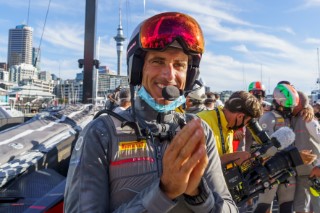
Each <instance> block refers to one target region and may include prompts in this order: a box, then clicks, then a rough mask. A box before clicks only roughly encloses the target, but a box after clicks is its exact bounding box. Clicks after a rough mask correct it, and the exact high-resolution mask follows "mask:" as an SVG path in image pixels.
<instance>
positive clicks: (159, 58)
mask: <svg viewBox="0 0 320 213" xmlns="http://www.w3.org/2000/svg"><path fill="white" fill-rule="evenodd" d="M187 68H188V56H187V55H186V54H185V53H184V52H183V51H182V50H181V49H177V48H168V49H167V50H166V51H163V52H159V51H148V52H147V54H146V57H145V61H144V66H143V77H142V85H143V86H144V88H145V89H146V90H147V91H148V92H149V94H150V95H151V96H152V97H153V98H154V99H155V100H156V102H157V103H159V104H168V103H170V101H165V100H164V99H163V97H162V89H163V88H164V87H166V86H169V85H173V86H176V87H177V88H178V89H181V90H183V89H184V87H185V84H186V77H187Z"/></svg>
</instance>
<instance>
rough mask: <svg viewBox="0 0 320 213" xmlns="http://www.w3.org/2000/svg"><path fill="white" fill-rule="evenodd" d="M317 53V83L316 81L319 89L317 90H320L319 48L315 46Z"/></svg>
mask: <svg viewBox="0 0 320 213" xmlns="http://www.w3.org/2000/svg"><path fill="white" fill-rule="evenodd" d="M317 55H318V80H317V83H318V89H319V92H320V64H319V48H317Z"/></svg>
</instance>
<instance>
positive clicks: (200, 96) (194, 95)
mask: <svg viewBox="0 0 320 213" xmlns="http://www.w3.org/2000/svg"><path fill="white" fill-rule="evenodd" d="M195 87H196V88H197V89H196V90H195V91H192V92H190V93H189V94H188V97H189V98H191V99H195V100H198V101H204V100H205V99H206V94H205V93H206V90H205V88H204V86H201V87H200V88H199V86H198V85H195Z"/></svg>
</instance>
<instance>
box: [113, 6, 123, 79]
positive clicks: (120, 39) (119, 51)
mask: <svg viewBox="0 0 320 213" xmlns="http://www.w3.org/2000/svg"><path fill="white" fill-rule="evenodd" d="M117 31H118V34H117V35H116V36H115V37H114V40H116V42H117V55H118V70H117V73H118V75H120V73H121V62H122V52H123V42H124V41H125V39H126V38H125V37H124V36H123V29H122V25H121V7H120V8H119V26H118V29H117Z"/></svg>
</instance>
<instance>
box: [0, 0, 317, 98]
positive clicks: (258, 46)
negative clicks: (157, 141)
mask: <svg viewBox="0 0 320 213" xmlns="http://www.w3.org/2000/svg"><path fill="white" fill-rule="evenodd" d="M29 3H30V4H29ZM0 5H1V7H0V26H1V28H0V62H6V61H7V49H8V32H9V29H12V28H15V26H16V25H20V24H27V25H29V26H31V27H32V28H33V46H34V47H40V48H41V64H40V66H41V70H45V71H49V72H51V73H53V74H56V75H57V76H58V77H61V78H63V79H74V78H75V77H76V73H79V72H81V70H80V69H79V68H78V63H77V61H78V59H80V58H83V55H84V54H83V49H84V23H85V6H86V1H84V0H82V1H80V0H14V1H8V0H0ZM48 8H49V9H48ZM119 8H121V11H122V26H123V30H124V36H125V37H126V38H127V40H126V41H125V46H124V49H126V48H127V43H128V39H129V38H130V36H131V33H132V31H133V30H134V29H135V27H136V26H137V25H138V24H139V23H140V22H141V21H143V20H144V19H146V18H148V17H150V16H152V15H155V14H157V13H160V12H166V11H178V12H183V13H186V14H189V15H191V16H192V17H194V18H195V19H196V20H197V21H198V22H199V24H200V25H201V27H202V31H203V34H204V37H205V53H204V54H203V57H202V61H201V64H200V72H201V78H202V80H203V81H204V83H205V85H206V86H209V87H210V89H211V91H218V92H221V91H225V90H232V91H236V90H247V88H248V85H249V83H250V82H252V81H262V83H263V84H264V85H265V86H266V88H267V93H268V94H270V93H272V91H273V89H274V87H275V85H276V84H277V82H279V81H281V80H287V81H290V82H291V83H292V84H293V85H294V86H295V88H296V89H298V90H301V91H303V92H305V93H307V94H310V92H311V91H312V90H314V89H318V88H319V86H320V85H317V84H316V80H317V78H319V77H320V70H319V69H320V68H319V51H320V50H318V49H320V30H319V21H320V0H281V1H279V0H267V1H256V0H207V1H203V0H176V1H172V0H122V1H120V0H97V17H96V22H97V25H96V44H97V47H96V51H97V52H96V57H97V59H99V60H100V64H101V65H105V66H107V67H109V68H110V69H111V70H113V71H115V72H116V69H117V52H116V42H115V40H114V38H113V37H114V36H115V35H116V34H117V28H118V25H119ZM46 14H47V19H46ZM98 41H99V42H98ZM126 73H127V71H126V56H125V51H124V53H123V61H122V72H121V75H126Z"/></svg>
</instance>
